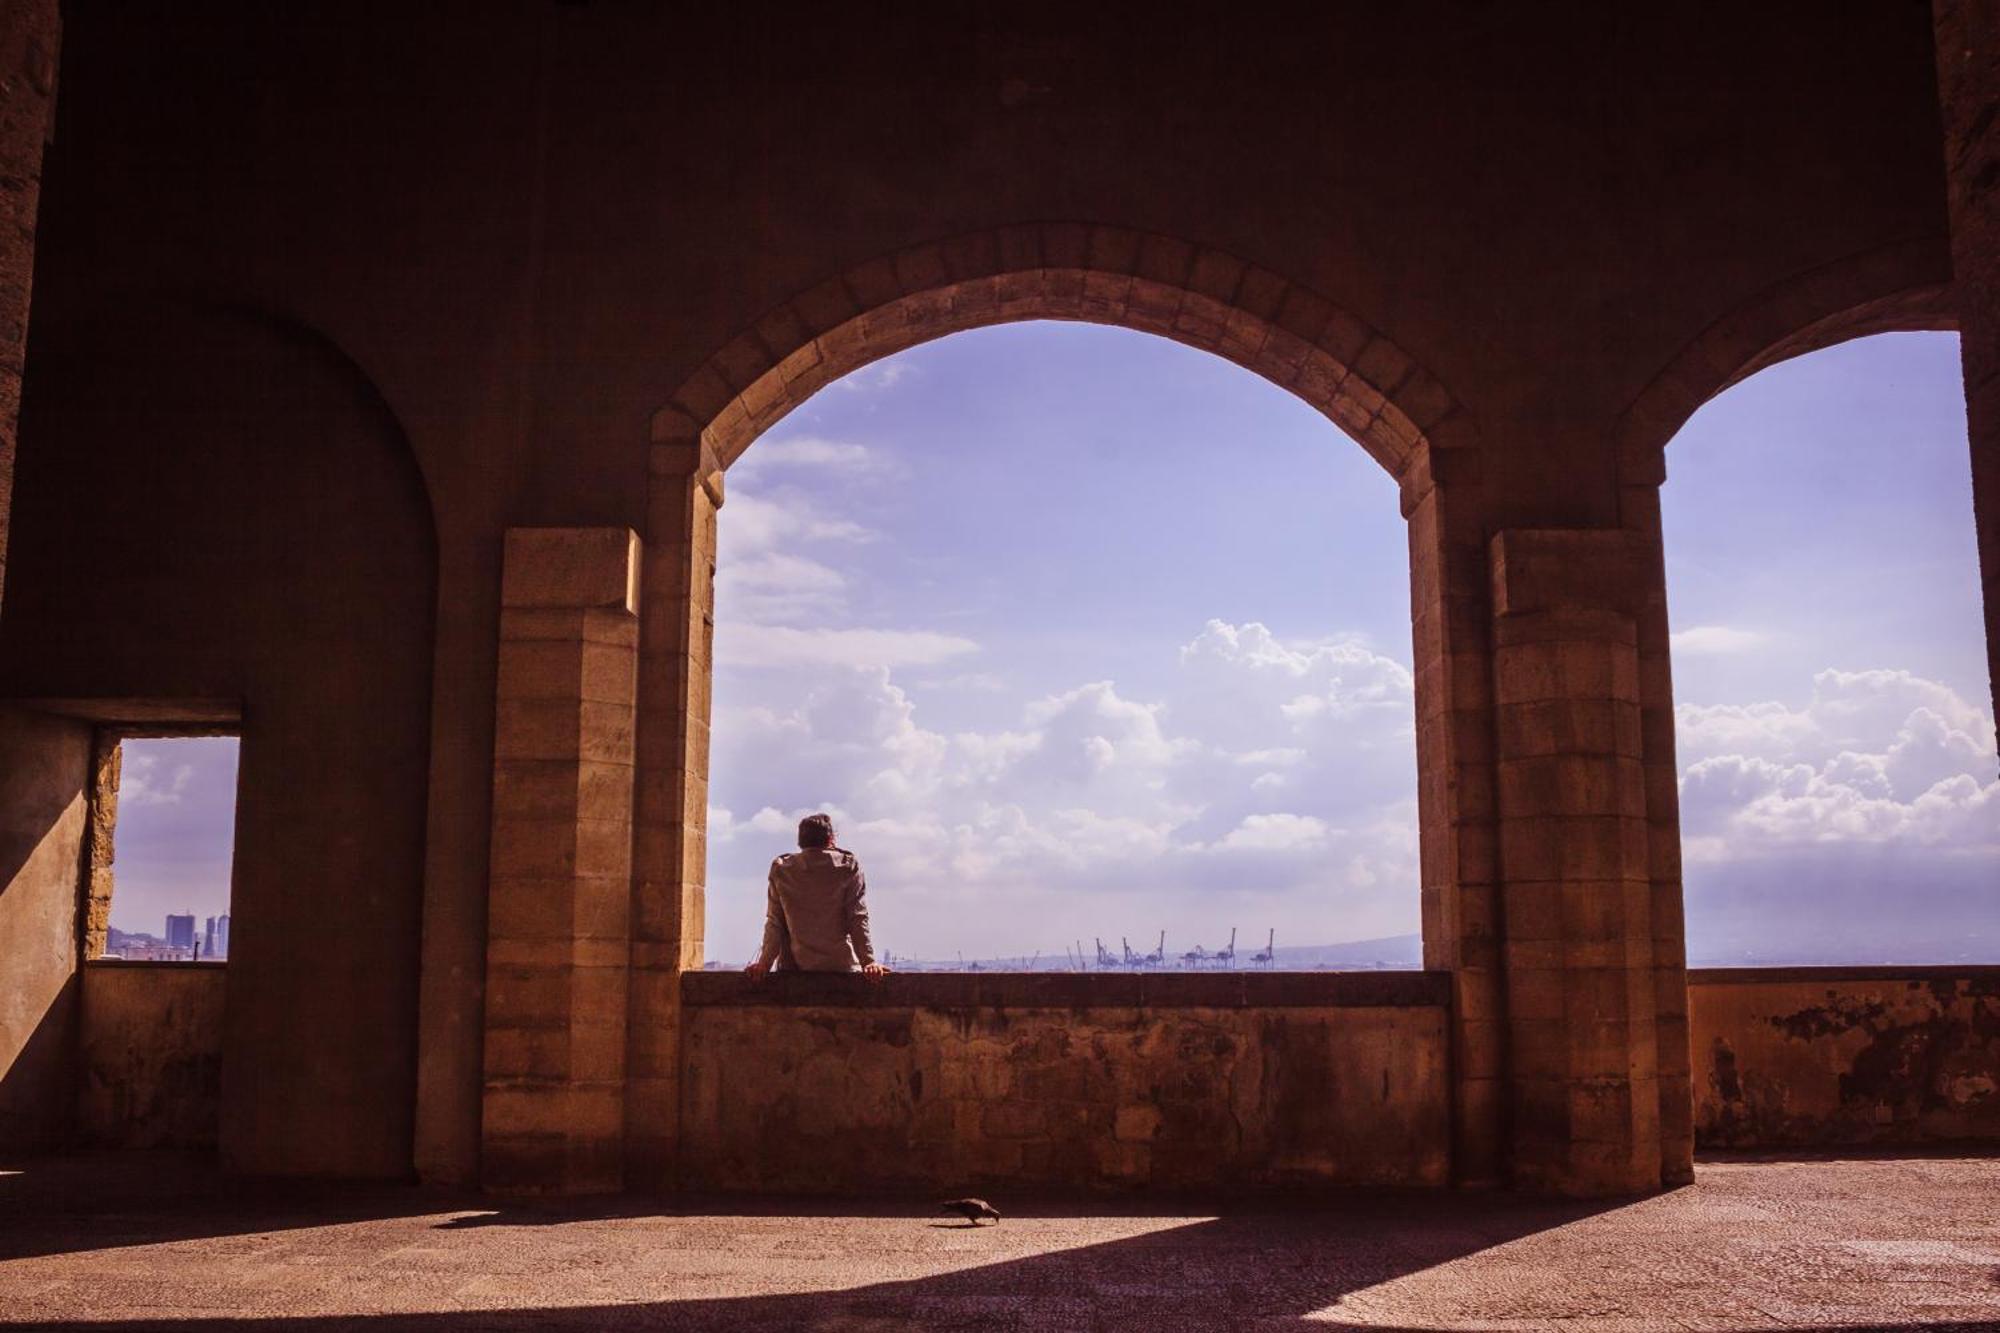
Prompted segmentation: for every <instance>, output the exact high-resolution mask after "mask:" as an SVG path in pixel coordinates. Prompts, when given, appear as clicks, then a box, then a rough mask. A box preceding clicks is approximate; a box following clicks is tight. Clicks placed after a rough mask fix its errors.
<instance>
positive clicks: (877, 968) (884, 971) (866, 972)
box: [861, 963, 889, 984]
mask: <svg viewBox="0 0 2000 1333" xmlns="http://www.w3.org/2000/svg"><path fill="white" fill-rule="evenodd" d="M861 975H862V976H864V977H867V978H868V980H869V981H871V982H874V983H877V984H879V983H880V982H881V980H882V978H883V977H886V976H888V975H889V969H888V968H886V967H884V966H882V965H881V964H880V963H868V964H866V965H865V966H863V967H862V969H861Z"/></svg>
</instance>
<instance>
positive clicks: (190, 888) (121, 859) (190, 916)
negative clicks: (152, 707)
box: [83, 729, 239, 963]
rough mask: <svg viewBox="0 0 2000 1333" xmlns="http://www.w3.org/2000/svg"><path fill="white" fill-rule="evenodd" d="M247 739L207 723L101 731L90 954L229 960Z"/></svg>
mask: <svg viewBox="0 0 2000 1333" xmlns="http://www.w3.org/2000/svg"><path fill="white" fill-rule="evenodd" d="M238 744H239V740H238V737H236V736H234V735H225V734H217V733H216V732H214V731H212V730H208V729H204V730H203V731H201V732H200V733H198V734H185V733H183V734H174V733H171V732H165V731H155V730H151V729H149V730H147V731H145V732H143V733H135V732H130V731H127V732H105V733H100V741H99V746H98V757H97V765H96V773H95V775H94V788H95V789H94V791H93V793H92V799H93V805H94V819H93V830H92V835H91V846H90V849H89V865H88V866H87V868H86V869H87V884H86V891H85V892H86V901H85V904H84V922H83V931H84V936H85V939H84V956H85V957H86V958H90V959H93V960H118V961H124V962H135V963H222V962H226V961H227V960H228V958H229V936H230V910H229V908H230V904H229V898H230V874H231V866H232V861H233V857H234V852H235V845H236V761H237V749H238Z"/></svg>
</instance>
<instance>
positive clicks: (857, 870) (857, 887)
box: [844, 861, 879, 975]
mask: <svg viewBox="0 0 2000 1333" xmlns="http://www.w3.org/2000/svg"><path fill="white" fill-rule="evenodd" d="M844 906H845V909H846V916H847V942H848V943H849V944H852V945H853V946H854V957H855V958H856V959H857V960H858V961H859V962H860V963H861V966H862V969H863V970H864V971H867V972H869V973H871V975H872V974H874V973H876V972H877V971H878V970H879V969H877V967H876V963H875V942H874V941H873V940H872V939H870V938H869V936H868V876H866V875H864V874H862V873H861V863H860V862H858V861H857V862H856V863H855V865H854V877H853V878H852V879H851V880H849V881H848V883H847V901H846V903H845V904H844Z"/></svg>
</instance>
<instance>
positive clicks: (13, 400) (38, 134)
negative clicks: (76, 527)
mask: <svg viewBox="0 0 2000 1333" xmlns="http://www.w3.org/2000/svg"><path fill="white" fill-rule="evenodd" d="M61 42H62V19H61V16H60V15H59V14H58V12H57V10H56V0H8V3H7V4H6V5H5V6H3V7H0V180H4V181H5V182H6V185H7V188H5V189H0V597H4V596H5V594H6V589H7V514H8V511H9V510H10V509H11V508H12V506H13V499H14V428H15V422H16V419H17V418H18V417H19V416H20V412H21V364H22V359H23V357H24V356H25V354H26V352H27V344H28V294H29V290H30V287H31V285H32V280H33V277H34V272H35V215H36V210H37V209H38V208H39V206H40V203H41V193H42V147H43V145H44V144H46V143H47V142H48V137H49V132H50V129H51V128H52V127H53V125H54V123H55V94H56V55H57V51H58V49H59V48H60V46H61Z"/></svg>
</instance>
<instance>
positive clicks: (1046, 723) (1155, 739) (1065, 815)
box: [710, 622, 1417, 956]
mask: <svg viewBox="0 0 2000 1333" xmlns="http://www.w3.org/2000/svg"><path fill="white" fill-rule="evenodd" d="M731 632H732V633H738V634H740V633H741V632H742V627H736V628H735V629H734V630H733V631H731ZM831 632H832V631H829V633H831ZM760 633H764V634H767V635H768V633H769V632H768V631H760ZM794 642H796V639H794ZM821 642H825V641H821ZM965 646H966V647H967V648H968V649H969V647H970V645H969V644H968V645H965ZM719 647H722V648H724V649H725V650H726V649H727V636H726V635H725V636H721V642H720V643H719ZM1167 651H1168V652H1171V651H1172V650H1171V649H1168V650H1167ZM856 656H857V657H860V656H866V654H856ZM1179 661H1180V670H1179V671H1178V672H1177V673H1176V674H1175V677H1174V679H1173V684H1172V686H1171V688H1169V689H1167V690H1166V691H1165V692H1164V693H1163V695H1162V696H1161V697H1159V698H1155V699H1138V698H1133V697H1131V696H1130V695H1128V694H1126V693H1125V692H1123V691H1121V690H1120V688H1119V687H1118V686H1117V685H1116V684H1115V683H1114V682H1112V681H1105V680H1101V681H1093V682H1089V683H1087V684H1083V685H1079V686H1076V687H1075V688H1072V689H1068V690H1063V691H1059V692H1056V693H1053V694H1050V695H1047V696H1045V697H1043V698H1040V699H1036V700H1032V701H1029V702H1028V703H1026V704H1024V705H1023V706H1022V708H1021V711H1020V713H1019V714H1018V715H1017V718H1016V720H1015V721H1014V723H1013V724H1012V725H1009V726H1004V727H1000V728H993V729H986V730H977V731H959V732H953V733H949V734H947V733H945V732H943V731H941V730H938V729H935V728H933V727H929V726H926V725H925V724H924V722H923V720H922V717H923V712H924V709H925V708H928V707H930V706H932V705H929V704H925V705H922V706H920V705H919V704H918V703H917V702H915V701H914V700H913V699H912V697H911V696H910V694H908V693H907V692H906V691H905V689H904V688H903V687H902V686H901V685H900V684H898V683H897V681H896V679H895V678H894V671H893V670H892V669H891V667H892V666H895V665H897V664H885V663H882V662H879V661H878V662H872V663H869V664H868V665H867V666H866V667H861V666H847V667H834V666H828V667H824V668H823V669H820V670H817V671H815V673H814V674H813V676H812V678H811V679H812V683H811V684H810V686H808V687H805V693H804V695H803V697H802V698H801V699H800V700H799V701H798V702H797V703H796V704H795V705H784V706H778V707H772V706H763V707H754V708H735V709H724V710H722V711H720V712H718V714H717V716H716V719H715V730H714V738H715V739H714V745H715V749H716V754H717V756H718V757H717V760H716V763H715V774H716V778H717V787H716V805H717V807H718V808H719V809H721V810H725V811H726V810H730V809H736V810H743V809H756V810H763V809H770V810H772V811H785V812H788V813H787V815H786V816H785V820H786V821H789V820H790V819H791V818H794V816H792V815H791V814H789V812H790V811H792V810H794V809H795V808H797V809H803V807H801V806H799V803H800V802H801V801H803V800H805V799H807V798H808V797H811V798H814V799H819V800H823V801H826V802H829V803H832V802H837V803H838V804H839V807H840V811H841V813H840V814H839V816H838V817H839V818H841V819H842V820H843V821H844V822H843V824H842V827H843V829H844V830H845V831H846V841H847V842H848V844H849V845H851V846H854V847H855V848H856V850H857V851H859V852H860V853H861V854H862V856H863V858H864V862H865V864H866V865H867V866H868V869H869V876H870V881H871V883H874V884H878V885H880V886H882V887H883V889H884V891H885V895H884V902H885V905H886V904H890V903H893V908H888V907H886V906H885V909H883V911H882V915H883V917H884V920H885V922H887V921H889V920H890V919H892V918H893V919H894V920H895V921H896V923H897V925H896V927H895V928H894V929H895V936H894V938H895V944H894V947H896V948H898V949H902V950H908V949H911V948H913V947H919V946H921V945H923V944H924V942H925V941H927V940H928V941H935V942H938V944H941V943H942V942H943V941H948V940H956V941H962V942H963V943H964V944H965V947H966V948H967V951H968V953H970V952H972V951H973V950H974V949H977V950H978V951H979V952H980V953H981V954H982V955H984V954H990V953H992V952H993V951H996V950H1008V951H1027V950H1030V949H1033V948H1036V947H1043V946H1047V945H1051V944H1053V943H1059V942H1060V941H1059V940H1052V939H1051V938H1050V933H1051V932H1054V933H1055V934H1057V935H1060V934H1062V933H1064V932H1068V931H1072V930H1073V929H1077V928H1079V922H1080V921H1082V920H1084V919H1085V918H1090V917H1102V921H1103V927H1104V928H1105V929H1106V931H1107V934H1106V938H1112V935H1111V934H1110V932H1112V931H1116V930H1123V929H1142V930H1143V931H1144V932H1151V931H1155V930H1157V929H1158V927H1159V926H1160V925H1162V924H1164V925H1166V926H1167V927H1168V928H1169V929H1170V930H1171V931H1172V932H1173V934H1174V936H1175V938H1177V939H1182V940H1186V939H1188V938H1189V937H1190V936H1197V937H1200V938H1207V937H1208V936H1210V935H1213V936H1215V940H1214V941H1213V942H1220V941H1221V940H1222V939H1224V938H1226V936H1227V929H1228V927H1229V926H1230V925H1231V924H1237V925H1240V926H1242V927H1243V928H1245V929H1249V928H1251V927H1252V926H1256V925H1258V924H1259V923H1263V924H1276V925H1279V926H1280V927H1281V928H1283V929H1287V930H1296V931H1299V932H1303V933H1304V934H1303V935H1302V936H1301V938H1304V937H1306V936H1311V937H1314V938H1324V939H1329V940H1331V939H1340V938H1357V937H1365V936H1372V935H1388V934H1395V933H1399V932H1401V931H1406V930H1409V929H1412V928H1413V927H1414V919H1415V915H1416V907H1417V858H1416V838H1415V824H1416V816H1415V801H1414V790H1415V771H1414V769H1415V765H1414V746H1413V743H1412V740H1411V736H1410V730H1411V724H1410V717H1409V710H1410V694H1409V673H1408V672H1407V671H1406V670H1405V669H1404V668H1402V667H1401V666H1400V665H1399V664H1397V663H1395V662H1393V661H1391V660H1389V659H1387V658H1383V657H1381V656H1380V655H1378V654H1375V653H1372V652H1370V651H1369V650H1367V649H1366V648H1365V647H1362V646H1361V645H1359V644H1355V643H1349V642H1345V641H1330V642H1300V641H1285V640H1280V639H1279V638H1278V637H1277V636H1275V635H1273V634H1271V633H1270V631H1268V630H1267V629H1265V628H1264V627H1263V626H1257V625H1246V626H1241V627H1237V626H1232V625H1227V624H1224V623H1222V622H1212V623H1211V624H1210V625H1208V626H1207V627H1205V628H1204V629H1203V631H1202V632H1201V634H1200V635H1198V636H1197V637H1196V638H1195V639H1194V640H1193V641H1192V642H1190V643H1189V644H1188V645H1186V647H1185V648H1184V649H1183V650H1182V651H1181V652H1180V654H1179ZM1302 691H1310V692H1311V693H1312V694H1313V695H1314V696H1315V697H1318V698H1324V699H1327V700H1329V701H1330V707H1336V706H1337V707H1338V708H1339V709H1340V710H1342V711H1343V712H1344V714H1345V715H1346V721H1345V723H1344V724H1341V725H1329V726H1324V727H1318V726H1315V727H1308V728H1306V729H1305V730H1304V731H1303V732H1302V731H1301V729H1300V728H1299V727H1298V726H1297V725H1296V724H1295V723H1294V722H1293V721H1292V720H1290V719H1288V718H1287V717H1286V716H1285V714H1284V712H1283V704H1284V703H1285V702H1286V701H1287V700H1288V699H1290V698H1292V697H1295V696H1297V695H1298V694H1299V693H1301V692H1302ZM926 697H927V698H928V697H930V696H926ZM1280 784H1283V785H1282V791H1283V794H1284V806H1285V808H1284V809H1283V810H1280V811H1274V810H1273V809H1272V805H1271V800H1272V797H1273V796H1274V795H1275V794H1277V792H1278V790H1279V786H1280ZM754 818H755V817H753V819H754ZM767 822H771V821H767ZM750 823H751V821H737V820H733V819H731V820H729V821H727V823H726V825H725V829H726V831H725V832H724V833H723V834H722V835H721V836H716V835H714V834H712V835H711V843H712V845H714V847H715V848H716V853H715V859H714V863H713V866H712V868H711V875H710V879H711V883H712V884H713V885H714V886H716V893H717V895H718V896H717V898H716V900H715V901H716V904H717V910H718V912H720V910H721V904H722V902H723V901H724V898H723V897H722V896H721V895H724V894H728V893H732V892H737V891H738V890H739V889H740V890H741V891H742V892H743V893H746V894H747V893H749V891H750V889H752V888H754V887H755V885H756V884H761V875H762V867H763V864H764V860H765V859H766V858H768V857H769V856H770V855H771V854H772V851H773V850H774V844H775V846H776V847H777V848H782V847H783V846H784V845H786V840H787V839H788V838H789V836H790V833H789V823H788V822H783V821H779V822H773V823H772V827H771V828H770V829H769V831H768V832H766V833H761V834H752V833H748V832H746V830H748V828H749V826H750ZM738 881H740V882H741V883H740V884H738ZM732 885H736V888H734V889H733V888H731V886H732ZM751 896H754V895H751ZM729 910H730V911H731V912H732V913H734V914H739V915H744V916H746V917H748V916H754V915H755V913H756V912H757V911H760V910H761V899H758V900H757V901H756V902H752V901H750V898H749V897H744V898H742V900H741V903H740V905H739V906H737V907H734V908H731V909H729ZM717 919H718V925H719V924H720V917H718V918H717ZM751 924H754V923H752V922H748V921H745V922H742V923H736V928H737V929H738V930H739V932H747V930H748V928H749V926H750V925H751ZM975 930H976V932H977V933H972V932H974V931H975ZM1148 940H1149V942H1150V940H1151V935H1150V934H1148ZM938 944H933V945H932V946H931V947H933V948H935V947H938ZM946 956H949V953H948V951H947V953H946Z"/></svg>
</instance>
